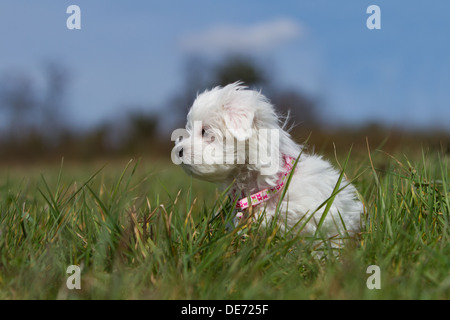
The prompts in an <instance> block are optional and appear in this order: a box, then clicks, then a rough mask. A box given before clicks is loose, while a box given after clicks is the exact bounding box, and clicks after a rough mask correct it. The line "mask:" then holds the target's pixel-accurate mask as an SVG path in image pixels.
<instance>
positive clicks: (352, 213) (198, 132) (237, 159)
mask: <svg viewBox="0 0 450 320" xmlns="http://www.w3.org/2000/svg"><path fill="white" fill-rule="evenodd" d="M186 130H187V132H188V136H187V137H186V138H187V139H183V140H181V141H178V142H177V143H176V146H175V149H174V150H175V153H176V155H177V157H178V158H179V159H180V160H181V162H182V165H183V167H184V169H185V170H186V171H187V172H189V173H190V174H192V175H193V176H195V177H198V178H200V179H203V180H208V181H212V182H220V183H222V184H223V186H224V188H226V187H228V186H230V185H231V184H232V183H234V191H233V193H232V194H233V195H234V196H236V197H238V198H239V199H240V198H243V199H246V197H249V198H248V199H250V196H252V195H253V196H254V198H255V199H256V198H258V199H259V198H261V199H262V198H266V199H263V201H258V202H257V204H256V205H255V206H253V208H252V212H253V213H254V214H255V216H256V217H259V216H261V215H264V216H263V217H264V219H263V223H268V222H270V221H271V220H272V219H273V218H276V219H278V220H277V222H278V223H279V225H280V227H281V229H285V227H287V228H288V229H291V228H293V227H295V226H302V225H303V224H304V223H306V225H305V226H304V228H303V229H302V232H305V233H314V232H315V231H316V229H317V225H318V223H319V220H320V218H321V217H322V213H323V212H324V210H325V207H326V205H323V203H324V202H325V201H327V200H328V199H329V198H330V197H331V196H332V194H333V190H334V188H335V186H336V183H337V182H338V179H339V172H338V171H337V170H335V169H334V168H333V167H332V166H331V164H330V163H329V162H327V161H325V160H323V159H322V158H321V157H320V156H317V155H308V154H306V153H304V152H302V151H303V147H302V146H300V145H298V144H296V143H295V142H294V141H293V140H292V139H291V137H290V135H289V134H288V133H287V131H286V130H284V127H283V126H280V119H279V117H278V116H277V114H276V112H275V110H274V108H273V106H272V105H271V104H270V102H269V101H268V100H267V99H266V98H265V97H264V96H263V95H262V94H261V93H259V92H257V91H253V90H248V89H246V87H243V86H241V85H240V83H234V84H230V85H227V86H225V87H223V88H220V87H216V88H214V89H212V90H210V91H205V92H204V93H202V94H200V95H199V96H198V97H197V99H196V100H195V102H194V104H193V106H192V108H191V110H190V111H189V114H188V122H187V125H186ZM230 141H231V143H230ZM222 151H223V152H224V154H225V156H224V154H221V152H222ZM261 152H262V153H264V155H265V153H267V152H268V153H269V154H270V159H269V160H270V161H267V159H266V157H263V156H262V154H261ZM299 156H300V157H299ZM297 158H298V163H297V165H296V168H295V171H294V172H293V173H292V178H291V180H290V183H289V186H288V189H287V191H286V194H285V196H284V198H283V200H282V202H281V206H280V210H279V211H278V212H277V210H276V208H277V205H278V202H279V199H280V195H281V194H282V191H281V190H282V189H283V187H284V186H285V185H286V182H287V181H286V180H284V181H283V180H282V177H283V176H286V177H287V176H288V173H289V171H288V170H287V169H286V168H287V167H289V166H288V165H287V162H289V161H291V160H292V159H294V160H295V159H297ZM344 186H345V188H343V187H344ZM340 188H343V190H341V191H340V192H339V193H337V195H336V196H335V199H334V201H333V203H332V205H331V207H330V209H329V211H328V214H327V215H326V218H325V219H324V221H323V224H322V229H321V230H322V231H323V234H325V235H326V236H327V237H330V238H332V237H334V236H336V235H339V234H340V235H344V234H345V233H347V232H357V231H358V230H359V229H360V224H361V223H360V218H361V214H362V212H363V206H362V203H361V202H360V201H358V200H357V199H356V190H355V188H354V187H353V186H352V185H351V184H349V183H348V182H347V181H346V180H345V179H343V180H342V181H341V184H340ZM278 189H279V192H277V191H278ZM266 190H269V191H267V192H265V193H264V191H266ZM244 202H247V201H246V200H244ZM239 203H242V202H240V201H239V202H238V207H237V211H238V212H240V211H243V210H242V209H245V207H242V206H241V207H239ZM251 205H252V204H251V203H250V204H249V206H251ZM311 214H314V216H313V217H311V219H309V218H310V215H311ZM344 226H345V227H344Z"/></svg>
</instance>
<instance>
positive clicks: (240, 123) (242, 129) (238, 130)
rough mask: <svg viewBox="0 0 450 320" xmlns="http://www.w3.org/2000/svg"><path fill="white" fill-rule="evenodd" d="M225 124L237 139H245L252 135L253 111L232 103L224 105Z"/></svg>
mask: <svg viewBox="0 0 450 320" xmlns="http://www.w3.org/2000/svg"><path fill="white" fill-rule="evenodd" d="M224 109H225V110H224V111H225V116H224V120H225V125H226V126H227V129H228V130H229V131H230V133H231V134H232V135H233V136H234V137H235V138H236V139H237V140H238V141H245V140H247V139H248V138H250V137H251V136H252V126H253V118H254V112H253V111H252V110H249V109H248V108H245V107H240V106H236V105H234V104H229V105H224Z"/></svg>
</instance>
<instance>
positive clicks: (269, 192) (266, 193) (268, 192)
mask: <svg viewBox="0 0 450 320" xmlns="http://www.w3.org/2000/svg"><path fill="white" fill-rule="evenodd" d="M284 161H285V165H284V172H282V173H281V175H280V179H279V180H278V182H277V185H276V186H275V187H272V188H267V189H264V190H261V191H259V192H257V193H255V194H252V195H251V196H250V200H251V206H252V207H254V206H256V205H258V204H260V203H262V202H264V201H266V200H268V199H269V198H271V197H272V196H273V195H274V194H276V193H278V191H280V190H281V189H282V188H283V187H284V186H285V184H286V180H287V179H288V177H289V174H290V173H291V171H292V168H293V166H294V163H295V158H292V157H289V156H284ZM248 199H249V197H245V198H242V199H240V200H239V201H238V202H237V203H236V209H239V210H244V209H247V208H248V207H249V206H250V205H249V203H248Z"/></svg>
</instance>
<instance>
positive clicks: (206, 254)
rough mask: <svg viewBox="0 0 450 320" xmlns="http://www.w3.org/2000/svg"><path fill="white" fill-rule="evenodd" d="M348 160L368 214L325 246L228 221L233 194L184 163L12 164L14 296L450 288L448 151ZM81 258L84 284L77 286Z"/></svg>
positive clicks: (3, 247) (0, 184) (7, 214)
mask: <svg viewBox="0 0 450 320" xmlns="http://www.w3.org/2000/svg"><path fill="white" fill-rule="evenodd" d="M344 159H346V160H345V162H347V160H349V158H348V155H345V156H344ZM118 168H120V169H118ZM348 168H353V171H350V172H349V169H348ZM345 174H346V175H347V177H348V178H351V177H358V178H357V179H356V180H355V181H354V184H355V186H356V187H357V189H358V190H359V191H360V195H361V198H362V199H363V201H364V204H365V215H364V217H363V218H364V221H365V226H364V228H363V230H361V233H360V234H359V235H358V236H357V237H355V239H353V240H351V241H347V245H346V247H345V248H343V249H341V250H340V251H339V252H331V251H332V250H331V249H329V248H328V249H327V247H326V246H325V247H324V250H325V252H324V255H323V256H322V258H317V255H316V254H315V251H314V250H315V243H316V241H315V240H317V239H315V238H314V237H311V236H309V237H306V236H302V235H299V234H297V233H294V232H291V233H282V232H281V231H280V230H279V228H278V227H277V226H276V225H275V224H273V225H272V226H270V227H268V228H262V227H261V224H260V221H253V222H251V221H248V224H247V225H246V226H245V228H244V229H241V231H242V230H243V232H238V230H234V231H230V230H228V229H227V228H226V225H227V222H229V221H228V220H229V219H230V216H231V214H230V212H231V206H232V205H231V203H230V202H229V201H228V200H227V199H226V197H225V196H224V195H223V194H222V193H220V192H219V191H217V190H216V187H215V186H214V185H212V184H209V183H203V182H200V181H197V180H192V179H191V178H189V177H187V176H186V175H185V174H184V173H183V172H182V170H181V169H180V168H178V167H176V166H173V165H171V164H160V163H154V162H150V163H140V162H134V161H132V162H129V163H127V164H125V163H123V164H121V165H117V164H116V165H114V164H113V165H109V166H106V167H103V165H91V166H88V167H87V168H83V167H79V166H71V165H63V164H61V165H60V166H58V168H57V169H55V167H51V168H50V167H48V168H43V169H38V170H37V171H34V169H33V170H31V169H29V170H25V171H24V170H15V169H13V168H12V169H4V170H3V171H2V173H1V174H0V233H1V236H0V299H27V298H31V299H410V298H411V299H448V298H450V274H449V270H450V259H449V257H450V247H449V245H448V243H449V217H450V192H449V178H448V177H449V167H448V155H447V156H443V155H440V154H438V153H426V152H425V151H424V152H422V154H421V155H420V156H418V157H416V158H415V159H409V158H407V157H406V156H404V155H397V156H395V157H394V156H391V155H388V154H384V153H382V152H378V151H375V152H370V151H369V155H367V154H366V155H359V156H355V159H353V158H352V157H350V160H349V163H348V165H347V169H346V172H345ZM337 187H338V185H337ZM330 196H331V195H330ZM331 200H332V199H331ZM331 200H330V201H331ZM324 205H325V206H327V203H325V204H324ZM217 213H219V214H218V215H217ZM316 236H317V237H318V239H320V237H319V234H317V235H316ZM70 265H79V266H80V267H81V290H69V289H67V287H66V280H67V278H68V277H69V274H67V273H66V270H67V267H68V266H70ZM369 265H378V266H379V267H380V270H381V289H379V290H377V289H374V290H370V289H368V288H367V286H366V280H367V278H368V277H369V276H370V274H367V273H366V270H367V267H368V266H369Z"/></svg>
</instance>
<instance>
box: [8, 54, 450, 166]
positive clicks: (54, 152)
mask: <svg viewBox="0 0 450 320" xmlns="http://www.w3.org/2000/svg"><path fill="white" fill-rule="evenodd" d="M263 65H267V64H263V63H260V62H258V60H256V59H255V58H252V57H247V56H230V57H227V58H225V59H224V60H221V61H219V62H215V63H211V62H206V61H205V60H203V59H200V58H199V57H190V58H188V59H187V61H186V63H185V69H184V70H183V74H184V77H185V78H184V80H183V84H182V87H181V88H180V89H179V90H178V94H177V93H175V94H174V95H172V96H171V98H170V99H169V100H168V101H167V102H166V104H165V105H162V106H159V108H150V107H149V108H147V109H148V111H136V110H138V109H139V110H143V109H144V110H145V108H142V107H141V108H128V109H129V110H130V111H129V113H128V116H127V117H126V118H125V119H124V118H123V117H121V118H120V119H115V120H112V121H108V122H104V123H102V124H100V125H98V126H96V127H94V128H92V129H90V130H87V131H82V132H80V130H77V129H76V128H74V126H73V124H71V123H70V122H69V121H68V119H67V115H66V113H65V110H67V104H68V101H67V92H68V89H69V85H70V81H71V77H70V72H69V70H68V69H66V68H65V67H64V66H62V65H60V64H57V63H47V64H46V65H45V66H44V72H43V79H44V81H43V84H41V85H40V86H39V85H38V83H37V82H36V81H35V79H33V78H32V77H31V75H29V74H26V73H23V72H17V71H16V72H10V73H7V74H2V75H0V162H11V161H14V162H17V161H30V160H31V161H34V160H45V159H53V158H55V157H58V158H60V157H66V158H69V159H79V160H83V159H92V158H99V157H101V158H103V157H105V158H106V157H108V158H110V157H123V156H132V157H136V156H155V157H157V156H159V157H160V156H162V157H165V158H167V157H169V156H170V151H171V149H172V146H173V142H172V141H170V134H171V132H172V131H173V130H174V129H175V128H181V127H184V125H185V122H186V115H187V112H188V110H189V107H190V106H191V105H192V103H193V101H194V99H195V98H196V96H197V93H200V92H202V91H203V90H205V89H207V88H212V87H214V86H217V85H221V86H223V85H226V84H229V83H232V82H235V81H238V80H240V81H243V82H244V83H245V85H247V86H249V87H250V88H254V89H257V90H260V89H261V90H262V91H263V93H264V94H265V95H266V96H267V97H268V98H269V99H270V100H271V101H272V103H273V104H274V105H275V106H276V107H277V109H278V110H279V111H280V112H281V113H282V114H283V115H287V114H289V116H290V119H291V120H290V121H291V123H293V124H294V123H295V126H293V129H292V132H291V133H292V135H293V136H294V138H296V140H297V141H299V142H302V141H304V139H306V138H307V137H308V136H309V134H310V133H311V132H312V135H311V138H310V140H309V141H308V143H309V144H310V145H316V146H318V147H319V148H320V150H319V151H320V152H327V151H329V152H332V149H333V148H334V147H333V144H335V145H336V146H339V147H341V148H342V149H344V151H347V150H348V148H349V147H350V145H356V147H358V146H359V148H361V149H364V148H365V137H370V139H371V143H372V144H373V145H375V146H376V145H379V144H380V143H382V142H383V141H385V140H386V139H385V138H386V137H387V135H388V133H387V132H388V131H389V135H390V138H389V139H388V140H387V142H385V143H384V144H383V146H384V147H385V148H387V149H388V150H391V149H394V148H398V147H399V146H403V145H404V144H405V143H406V144H410V145H411V146H417V143H418V141H422V142H423V144H427V145H430V146H431V147H433V148H438V149H439V150H441V151H443V152H445V153H449V152H450V143H449V140H450V139H449V133H448V132H432V133H430V132H427V133H424V132H420V133H417V132H406V131H404V130H399V129H393V130H392V129H391V130H386V128H383V126H382V125H380V124H366V125H364V126H361V127H359V128H356V127H354V128H337V129H336V128H335V129H333V130H330V129H329V128H328V126H327V124H326V123H324V122H323V121H322V119H321V118H320V112H319V111H320V110H319V109H320V104H319V103H318V102H317V101H315V100H314V99H313V98H311V97H308V96H307V95H305V94H303V93H302V92H299V91H298V90H294V89H289V88H280V87H279V86H277V84H276V83H274V82H273V80H272V79H273V76H272V74H273V70H268V68H267V67H263ZM158 110H159V112H158Z"/></svg>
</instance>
